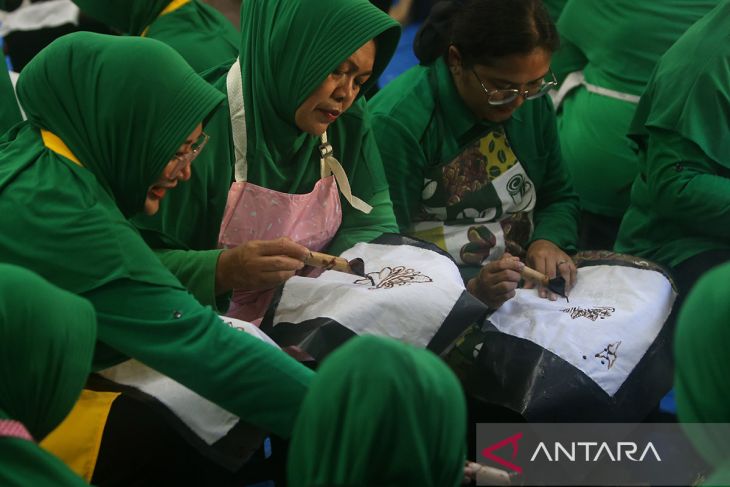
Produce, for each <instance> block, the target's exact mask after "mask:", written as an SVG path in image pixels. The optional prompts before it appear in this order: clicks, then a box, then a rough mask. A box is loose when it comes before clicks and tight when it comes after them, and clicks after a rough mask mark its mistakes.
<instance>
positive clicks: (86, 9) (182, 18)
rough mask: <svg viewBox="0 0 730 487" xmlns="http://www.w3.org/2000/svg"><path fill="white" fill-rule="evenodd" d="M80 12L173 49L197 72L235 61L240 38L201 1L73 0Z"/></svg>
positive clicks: (225, 21)
mask: <svg viewBox="0 0 730 487" xmlns="http://www.w3.org/2000/svg"><path fill="white" fill-rule="evenodd" d="M73 2H74V3H75V4H76V5H78V6H79V8H80V9H81V11H82V12H83V13H85V14H87V15H88V16H90V17H93V18H94V19H96V20H98V21H100V22H103V23H104V24H106V25H108V26H110V27H113V28H114V29H117V30H119V31H120V32H122V33H124V34H129V35H133V36H139V35H141V36H146V37H150V38H151V39H157V40H158V41H162V42H164V43H165V44H167V45H169V46H171V47H172V48H174V49H175V50H176V51H177V52H179V53H180V54H181V55H182V57H184V58H185V60H186V61H187V62H188V63H189V64H190V65H191V66H192V67H193V69H195V71H197V72H201V71H204V70H206V69H208V68H212V67H214V66H218V65H219V64H221V63H223V62H225V61H227V60H229V59H231V58H235V57H236V54H237V53H238V49H237V46H238V38H239V34H238V32H237V31H236V28H235V27H234V26H233V25H232V24H231V22H230V21H229V20H228V19H226V18H225V17H224V16H223V14H221V13H220V12H219V11H218V10H216V9H215V8H213V7H211V6H210V5H207V4H206V3H204V2H203V1H201V0H73Z"/></svg>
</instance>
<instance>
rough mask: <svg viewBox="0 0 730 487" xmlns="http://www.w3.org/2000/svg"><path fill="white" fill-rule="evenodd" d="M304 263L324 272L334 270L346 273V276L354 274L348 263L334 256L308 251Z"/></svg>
mask: <svg viewBox="0 0 730 487" xmlns="http://www.w3.org/2000/svg"><path fill="white" fill-rule="evenodd" d="M304 263H305V264H307V265H311V266H312V267H321V268H324V269H325V270H334V271H340V272H346V273H348V274H354V272H352V268H350V263H349V262H348V261H347V259H343V258H342V257H335V256H334V255H329V254H323V253H322V252H314V251H312V250H310V251H309V255H308V256H307V257H305V258H304Z"/></svg>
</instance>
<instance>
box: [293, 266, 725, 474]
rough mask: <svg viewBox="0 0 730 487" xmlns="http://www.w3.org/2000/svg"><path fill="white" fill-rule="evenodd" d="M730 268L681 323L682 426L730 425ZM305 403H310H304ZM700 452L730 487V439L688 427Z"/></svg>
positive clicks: (702, 291) (709, 278)
mask: <svg viewBox="0 0 730 487" xmlns="http://www.w3.org/2000/svg"><path fill="white" fill-rule="evenodd" d="M728 280H730V264H725V265H723V266H720V267H717V268H715V269H713V270H712V271H710V272H708V273H707V274H706V275H705V276H704V277H703V278H702V279H700V280H699V282H698V283H697V286H696V287H695V288H694V289H693V290H692V292H691V293H690V294H689V296H688V297H687V300H686V302H685V304H684V306H683V307H682V309H681V311H680V313H679V318H678V321H677V333H676V336H675V340H674V351H675V357H676V370H675V376H674V381H675V391H676V398H677V413H678V415H679V419H680V421H681V422H682V423H730V383H729V382H728V377H730V376H729V375H728V365H727V349H728V345H730V327H728V317H730V295H729V294H728V287H727V283H728ZM305 403H306V401H305ZM686 431H687V433H688V434H689V436H690V439H691V440H692V442H693V443H694V445H695V447H696V448H697V450H698V451H699V452H700V454H702V456H703V457H704V458H705V460H707V462H708V463H709V464H710V465H712V466H713V467H714V468H715V472H714V474H713V475H712V476H711V477H710V478H709V479H708V480H707V481H706V482H705V483H704V484H703V485H722V486H727V485H730V439H729V438H728V437H727V435H725V434H723V433H721V431H720V430H719V429H718V428H717V427H715V426H714V425H712V424H710V425H708V426H707V427H704V426H702V425H700V424H691V425H687V427H686Z"/></svg>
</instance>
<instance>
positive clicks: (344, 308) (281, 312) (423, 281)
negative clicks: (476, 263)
mask: <svg viewBox="0 0 730 487" xmlns="http://www.w3.org/2000/svg"><path fill="white" fill-rule="evenodd" d="M342 257H344V258H346V259H348V260H351V259H354V258H356V257H360V258H362V259H363V260H364V262H365V273H366V274H368V276H369V278H371V279H372V282H371V281H370V279H368V278H366V279H363V278H361V277H358V276H353V275H350V274H345V273H342V272H337V271H326V272H324V273H322V274H321V275H320V276H319V277H318V278H316V279H313V278H308V277H299V276H295V277H293V278H291V279H289V280H288V281H287V282H286V285H285V286H284V290H283V293H282V296H281V301H280V302H279V305H278V307H277V309H276V314H275V316H274V325H276V324H278V323H281V322H288V323H300V322H302V321H306V320H311V319H314V318H323V317H326V318H331V319H333V320H335V321H337V322H338V323H340V324H342V325H343V326H346V327H347V328H350V329H351V330H352V331H354V332H355V333H357V334H358V335H378V336H386V337H391V338H395V339H398V340H401V341H404V342H407V343H411V344H413V345H416V346H419V347H425V346H426V345H428V342H429V341H430V340H431V338H432V337H433V336H434V334H435V333H436V331H437V330H438V329H439V327H440V326H441V324H442V323H443V322H444V320H445V319H446V316H448V314H449V312H450V311H451V309H452V308H453V307H454V304H455V303H456V301H457V300H458V299H459V296H460V295H461V293H462V292H463V291H464V283H463V281H462V279H461V276H460V275H459V270H458V268H457V267H456V265H455V264H454V263H453V262H452V261H451V260H450V259H449V258H448V257H445V256H443V255H440V254H437V253H436V252H433V251H431V250H425V249H421V248H417V247H413V246H410V245H380V244H367V243H359V244H357V245H355V246H354V247H353V248H351V249H349V250H347V251H346V252H344V253H343V254H342Z"/></svg>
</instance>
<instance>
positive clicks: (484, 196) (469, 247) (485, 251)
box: [412, 129, 537, 265]
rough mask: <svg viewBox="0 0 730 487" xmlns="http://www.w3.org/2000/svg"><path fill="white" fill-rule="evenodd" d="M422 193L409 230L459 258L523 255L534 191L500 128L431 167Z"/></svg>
mask: <svg viewBox="0 0 730 487" xmlns="http://www.w3.org/2000/svg"><path fill="white" fill-rule="evenodd" d="M421 196H422V200H421V211H420V216H419V221H417V222H416V223H414V225H413V231H412V233H413V234H414V235H415V236H416V237H419V238H422V239H424V240H428V241H430V242H433V243H435V244H436V245H438V246H439V247H441V248H442V249H444V250H446V251H447V252H448V253H449V254H450V255H451V256H452V257H453V258H454V259H455V260H456V262H457V263H458V264H460V265H482V264H484V263H486V262H488V261H491V260H496V259H499V258H500V257H501V256H502V254H504V252H505V251H507V252H510V253H512V254H514V255H519V256H524V254H525V250H526V245H527V242H529V240H530V237H531V235H532V231H533V223H532V212H533V210H534V208H535V204H536V201H537V193H536V191H535V185H534V184H533V183H532V181H531V180H530V178H529V177H528V176H527V173H526V172H525V170H524V168H523V166H522V164H521V163H520V162H519V160H518V159H517V156H516V155H515V154H514V152H513V151H512V148H511V147H510V144H509V140H508V139H507V136H506V135H505V133H504V132H503V131H502V129H496V130H494V131H492V132H489V133H488V134H487V135H485V136H484V137H482V138H481V139H480V140H477V141H475V142H474V143H472V144H470V145H468V146H467V147H466V148H465V149H464V150H463V151H462V152H461V153H460V154H459V155H457V156H456V157H455V158H454V159H453V160H451V161H450V162H449V163H447V164H446V165H443V166H438V167H435V168H433V169H431V170H430V171H429V173H427V175H426V178H425V179H424V182H423V189H422V195H421Z"/></svg>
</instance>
